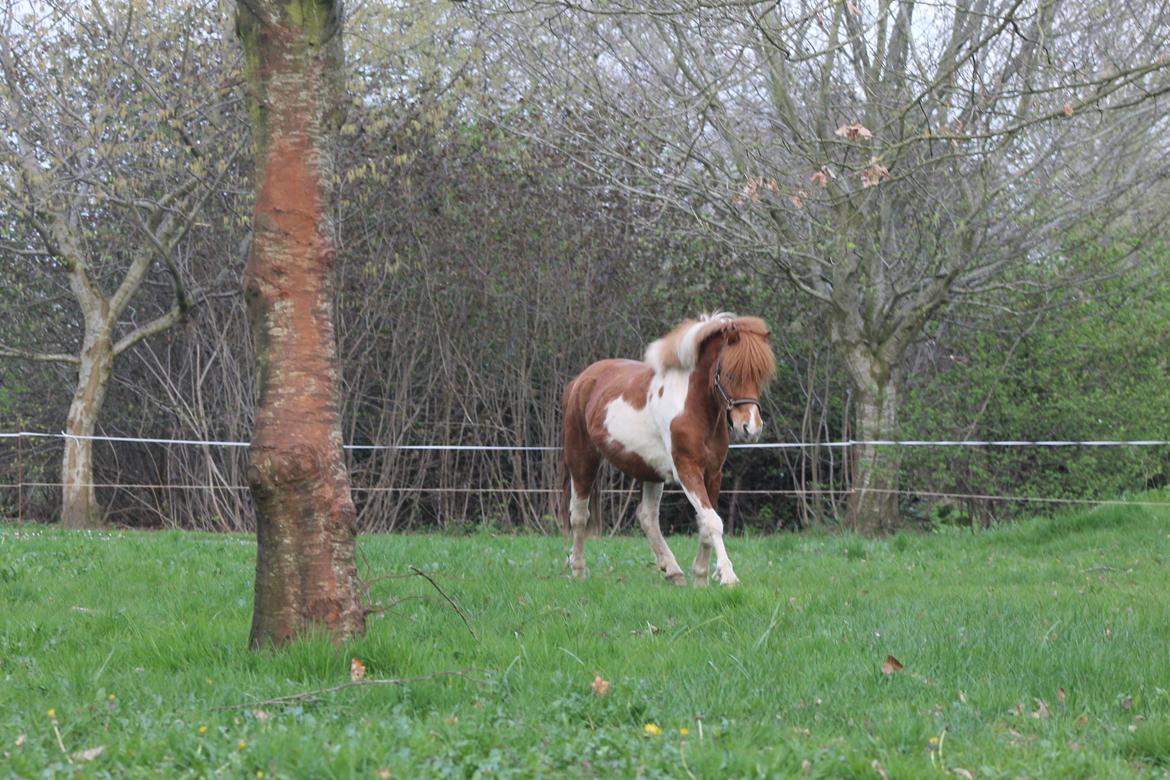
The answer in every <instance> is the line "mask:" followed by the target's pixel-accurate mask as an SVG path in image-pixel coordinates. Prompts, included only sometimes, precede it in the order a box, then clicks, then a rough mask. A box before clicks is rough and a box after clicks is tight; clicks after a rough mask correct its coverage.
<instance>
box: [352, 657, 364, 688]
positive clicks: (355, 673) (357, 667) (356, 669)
mask: <svg viewBox="0 0 1170 780" xmlns="http://www.w3.org/2000/svg"><path fill="white" fill-rule="evenodd" d="M365 676H366V665H365V664H363V663H362V661H361V659H360V658H355V659H353V660H352V661H350V662H349V679H351V680H353V681H354V682H357V681H358V680H360V679H362V678H363V677H365Z"/></svg>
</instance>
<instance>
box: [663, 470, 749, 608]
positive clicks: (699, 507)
mask: <svg viewBox="0 0 1170 780" xmlns="http://www.w3.org/2000/svg"><path fill="white" fill-rule="evenodd" d="M678 480H679V482H680V483H681V484H682V488H683V493H685V494H686V497H687V500H688V501H690V502H691V506H692V507H694V509H695V518H696V520H697V521H698V525H699V551H698V552H697V553H695V562H694V564H693V565H692V566H691V572H692V573H693V574H694V575H695V583H696V584H699V585H705V584H706V583H707V572H708V570H709V568H710V565H711V551H712V550H714V551H715V577H716V578H717V579H718V580H719V582H720V584H722V585H724V586H725V587H733V586H735V585H738V584H739V577H736V576H735V569H734V568H733V567H732V565H731V559H730V558H729V557H727V548H726V547H725V546H724V544H723V518H721V517H720V516H719V513H718V512H716V511H715V507H714V506H713V503H714V502H713V501H712V499H711V496H710V494H709V493H708V490H707V484H706V482H705V481H704V480H703V472H702V470H701V469H699V468H698V467H697V466H689V465H688V466H684V467H680V468H679V470H678ZM713 482H714V483H715V484H714V486H713V488H714V489H713V490H712V492H713V493H714V494H715V496H716V497H718V490H719V488H718V482H717V481H715V480H713Z"/></svg>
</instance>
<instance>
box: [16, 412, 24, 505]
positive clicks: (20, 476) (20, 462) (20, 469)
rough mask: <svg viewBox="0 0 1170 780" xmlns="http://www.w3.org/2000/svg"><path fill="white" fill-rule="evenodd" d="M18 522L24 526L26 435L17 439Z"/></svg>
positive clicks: (21, 435)
mask: <svg viewBox="0 0 1170 780" xmlns="http://www.w3.org/2000/svg"><path fill="white" fill-rule="evenodd" d="M16 521H17V522H18V523H20V524H21V525H24V434H23V433H21V434H20V435H19V436H17V437H16Z"/></svg>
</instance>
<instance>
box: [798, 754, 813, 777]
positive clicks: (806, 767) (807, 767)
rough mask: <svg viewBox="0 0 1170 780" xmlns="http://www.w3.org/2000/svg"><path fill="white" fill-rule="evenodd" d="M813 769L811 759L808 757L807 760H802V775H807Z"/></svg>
mask: <svg viewBox="0 0 1170 780" xmlns="http://www.w3.org/2000/svg"><path fill="white" fill-rule="evenodd" d="M811 771H812V762H811V761H809V760H808V759H807V758H806V759H805V760H803V761H801V762H800V773H801V774H802V775H807V774H808V773H809V772H811Z"/></svg>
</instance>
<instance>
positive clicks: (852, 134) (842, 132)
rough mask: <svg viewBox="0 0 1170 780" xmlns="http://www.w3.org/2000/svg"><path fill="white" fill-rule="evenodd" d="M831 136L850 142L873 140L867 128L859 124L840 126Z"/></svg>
mask: <svg viewBox="0 0 1170 780" xmlns="http://www.w3.org/2000/svg"><path fill="white" fill-rule="evenodd" d="M833 134H834V135H836V136H837V137H838V138H845V139H848V140H850V141H856V140H857V139H858V138H873V133H871V132H870V131H869V128H868V127H866V126H865V125H863V124H861V122H853V123H852V124H848V125H841V126H840V127H838V128H837V129H836V130H834V131H833Z"/></svg>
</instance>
